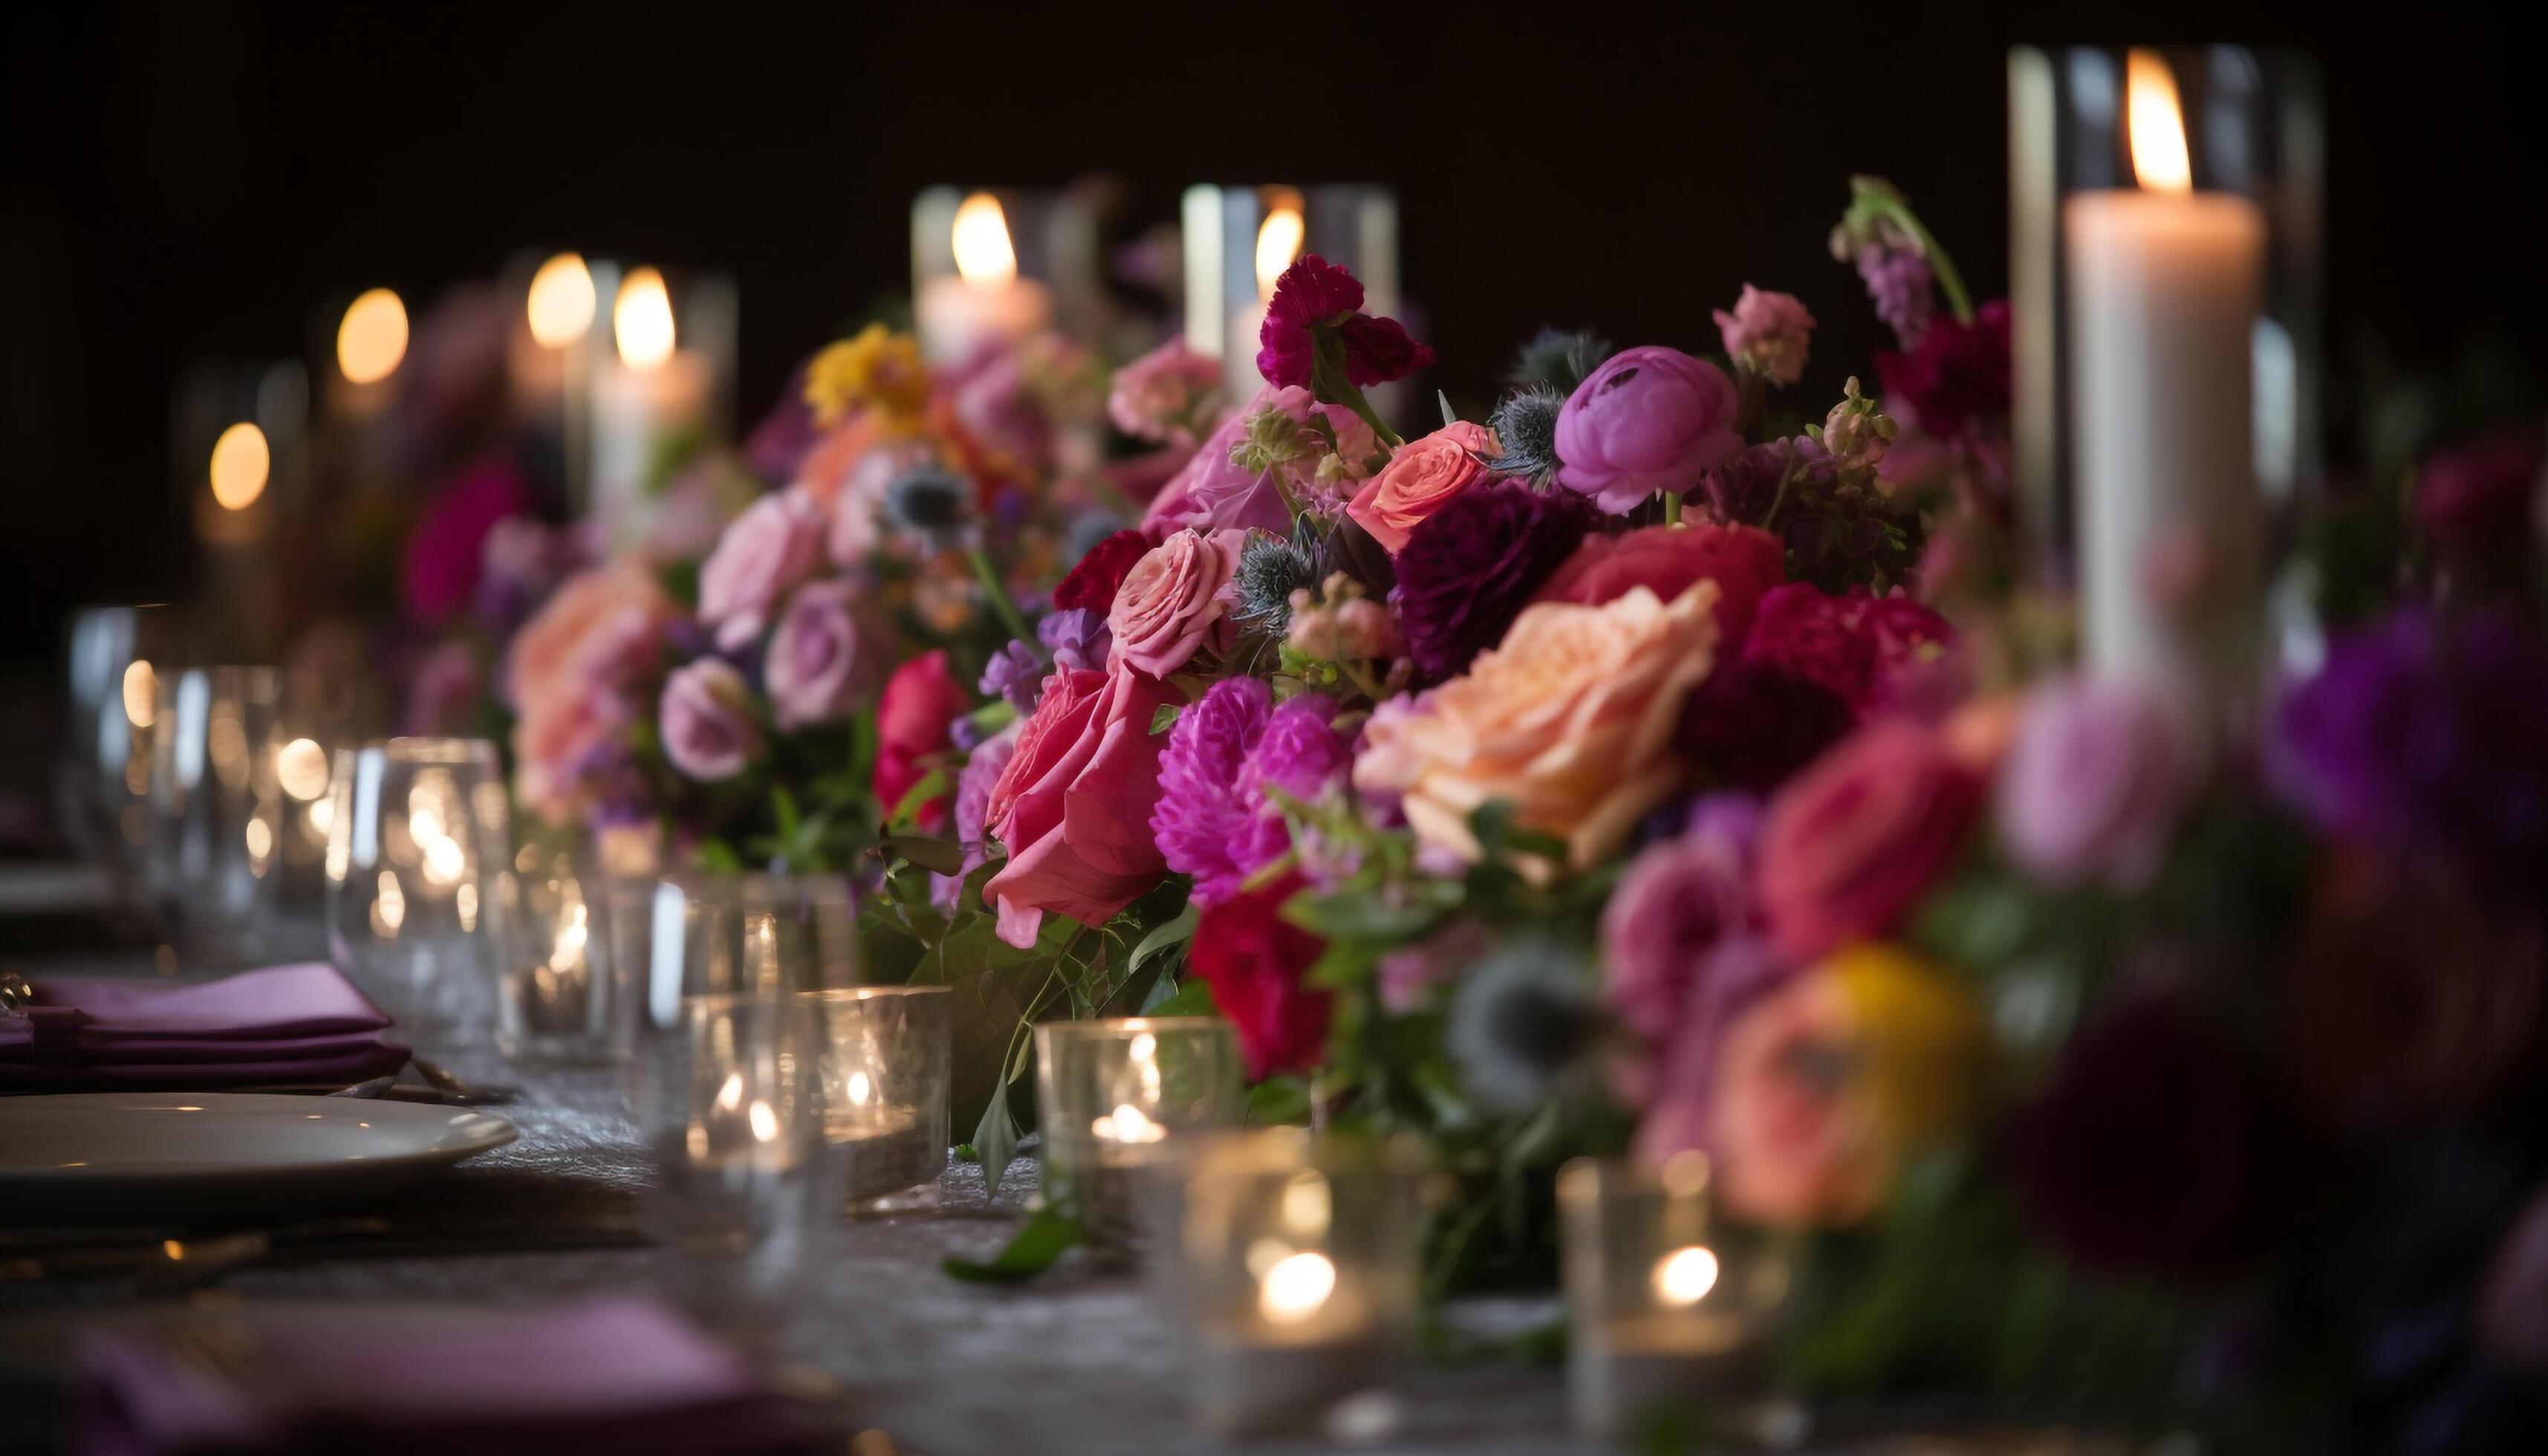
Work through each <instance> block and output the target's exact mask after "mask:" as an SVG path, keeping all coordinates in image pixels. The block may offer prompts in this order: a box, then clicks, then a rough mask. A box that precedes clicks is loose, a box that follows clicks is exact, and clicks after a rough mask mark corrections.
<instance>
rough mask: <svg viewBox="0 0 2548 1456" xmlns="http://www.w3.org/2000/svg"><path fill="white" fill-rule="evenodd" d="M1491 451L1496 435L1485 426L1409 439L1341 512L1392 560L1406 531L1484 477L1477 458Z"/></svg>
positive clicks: (1456, 424)
mask: <svg viewBox="0 0 2548 1456" xmlns="http://www.w3.org/2000/svg"><path fill="white" fill-rule="evenodd" d="M1495 449H1496V437H1495V436H1494V435H1493V434H1492V433H1490V432H1489V431H1488V429H1487V427H1486V426H1485V425H1482V424H1471V423H1470V422H1468V421H1467V420H1465V419H1455V420H1453V421H1452V422H1451V423H1449V424H1446V425H1444V426H1442V427H1441V428H1440V429H1437V430H1435V431H1433V433H1431V434H1429V435H1426V436H1425V437H1424V438H1422V439H1420V440H1410V441H1408V442H1407V445H1406V447H1405V448H1403V449H1401V450H1400V451H1399V452H1398V453H1397V454H1396V455H1393V456H1391V457H1390V460H1389V464H1388V465H1387V466H1386V467H1384V468H1383V469H1382V471H1381V472H1380V474H1378V475H1376V476H1373V477H1372V478H1371V479H1370V480H1368V481H1365V482H1364V483H1363V488H1362V489H1361V490H1360V491H1358V492H1356V493H1355V494H1354V498H1353V500H1351V501H1350V502H1349V503H1347V504H1346V506H1345V514H1347V515H1350V516H1352V517H1353V518H1354V519H1355V520H1356V521H1357V522H1359V523H1360V524H1361V526H1362V528H1363V529H1364V530H1366V531H1369V532H1371V538H1372V539H1373V540H1375V541H1378V542H1379V543H1380V544H1381V547H1382V549H1384V550H1386V551H1387V552H1388V553H1389V554H1390V555H1392V556H1396V555H1397V554H1398V553H1399V552H1400V551H1401V550H1404V549H1405V548H1406V545H1407V535H1408V532H1410V531H1412V530H1414V529H1415V528H1416V527H1417V526H1418V525H1421V524H1423V522H1424V519H1425V517H1427V516H1429V515H1431V514H1432V513H1433V512H1434V511H1437V510H1439V509H1441V508H1442V504H1443V502H1444V501H1446V500H1450V499H1451V498H1452V497H1454V496H1457V495H1459V494H1460V493H1461V492H1462V491H1465V490H1467V489H1469V487H1471V486H1473V485H1476V484H1477V483H1478V482H1479V481H1481V480H1484V479H1486V475H1487V467H1486V463H1485V462H1484V461H1483V460H1482V459H1481V458H1480V457H1481V456H1485V455H1492V454H1494V453H1495Z"/></svg>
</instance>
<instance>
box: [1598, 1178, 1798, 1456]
mask: <svg viewBox="0 0 2548 1456" xmlns="http://www.w3.org/2000/svg"><path fill="white" fill-rule="evenodd" d="M1709 1181H1710V1178H1709V1166H1708V1161H1707V1155H1706V1154H1704V1153H1700V1152H1683V1153H1680V1154H1677V1155H1675V1156H1674V1157H1673V1158H1671V1159H1670V1160H1668V1161H1667V1162H1665V1163H1664V1165H1663V1166H1662V1167H1661V1168H1659V1169H1652V1170H1649V1169H1645V1168H1642V1167H1639V1166H1636V1165H1633V1164H1630V1163H1626V1162H1620V1161H1607V1160H1595V1159H1592V1158H1578V1159H1576V1160H1575V1161H1573V1162H1571V1163H1568V1164H1567V1165H1566V1166H1565V1168H1563V1169H1562V1170H1560V1172H1559V1174H1558V1180H1557V1202H1558V1210H1559V1216H1560V1219H1561V1221H1562V1236H1563V1238H1564V1245H1565V1264H1566V1304H1567V1313H1568V1317H1569V1319H1568V1324H1569V1327H1570V1330H1571V1333H1572V1337H1571V1340H1570V1344H1569V1349H1568V1356H1567V1373H1568V1381H1569V1385H1570V1389H1571V1394H1572V1398H1573V1404H1574V1408H1575V1423H1576V1426H1577V1428H1578V1429H1579V1430H1582V1431H1583V1432H1584V1433H1585V1434H1587V1435H1592V1436H1616V1435H1621V1434H1626V1433H1629V1432H1632V1431H1634V1430H1636V1429H1637V1428H1638V1427H1639V1423H1640V1422H1643V1421H1647V1420H1652V1419H1669V1418H1673V1417H1675V1416H1677V1415H1687V1414H1689V1413H1691V1412H1687V1411H1676V1410H1673V1409H1672V1407H1673V1406H1674V1404H1675V1403H1676V1402H1681V1401H1690V1400H1708V1401H1717V1400H1722V1399H1724V1398H1726V1397H1729V1396H1740V1395H1744V1394H1747V1393H1750V1392H1751V1391H1752V1390H1753V1389H1754V1388H1755V1387H1756V1386H1757V1385H1758V1383H1759V1382H1760V1380H1761V1379H1762V1377H1763V1356H1764V1354H1765V1352H1766V1350H1767V1348H1768V1344H1769V1339H1770V1336H1771V1334H1772V1333H1773V1332H1774V1326H1775V1320H1776V1319H1777V1316H1778V1312H1779V1310H1780V1308H1781V1306H1782V1304H1783V1303H1784V1301H1785V1298H1786V1292H1787V1277H1788V1276H1787V1265H1786V1262H1785V1261H1784V1260H1783V1259H1782V1258H1780V1257H1778V1256H1777V1255H1776V1254H1775V1253H1774V1252H1773V1251H1771V1250H1769V1249H1767V1248H1766V1247H1764V1246H1763V1245H1762V1244H1761V1243H1760V1242H1759V1241H1758V1240H1757V1236H1746V1235H1745V1234H1743V1233H1741V1232H1740V1231H1739V1230H1735V1229H1725V1228H1722V1227H1720V1226H1718V1225H1717V1223H1716V1221H1715V1219H1714V1217H1713V1213H1712V1207H1711V1199H1710V1196H1709V1193H1710V1190H1709Z"/></svg>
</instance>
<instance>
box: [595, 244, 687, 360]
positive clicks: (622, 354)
mask: <svg viewBox="0 0 2548 1456" xmlns="http://www.w3.org/2000/svg"><path fill="white" fill-rule="evenodd" d="M610 327H611V331H612V332H613V333H615V334H616V335H617V336H618V340H619V359H620V362H621V363H623V364H626V365H627V366H628V367H629V368H631V369H661V368H662V367H664V361H665V360H667V359H670V358H672V357H673V342H674V340H673V295H672V294H671V293H670V292H669V291H668V290H666V289H665V287H664V275H663V274H661V273H658V272H656V271H655V270H654V269H652V268H638V269H635V270H634V271H632V272H630V273H629V275H628V278H627V281H626V282H623V283H621V284H620V285H619V297H618V299H617V300H616V301H615V302H614V303H612V305H611V307H610Z"/></svg>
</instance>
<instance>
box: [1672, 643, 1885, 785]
mask: <svg viewBox="0 0 2548 1456" xmlns="http://www.w3.org/2000/svg"><path fill="white" fill-rule="evenodd" d="M1857 725H1858V714H1856V713H1854V712H1852V711H1850V707H1849V704H1848V703H1845V702H1843V701H1841V700H1840V699H1839V698H1838V697H1835V696H1833V695H1832V694H1831V693H1830V692H1829V691H1827V690H1826V689H1824V688H1821V687H1817V686H1815V685H1814V684H1813V683H1809V682H1807V681H1805V680H1804V679H1802V678H1798V677H1794V676H1791V675H1790V674H1787V673H1784V672H1780V671H1779V670H1777V669H1775V668H1768V667H1757V666H1754V665H1752V664H1748V663H1742V662H1720V663H1718V664H1717V665H1716V670H1715V671H1714V672H1711V673H1709V674H1708V675H1707V677H1706V678H1705V679H1704V680H1702V681H1701V682H1700V683H1699V684H1698V686H1697V687H1695V688H1693V689H1691V691H1690V694H1689V698H1688V701H1687V702H1686V703H1684V704H1683V707H1682V711H1681V738H1680V742H1681V746H1682V749H1683V752H1685V753H1687V754H1689V755H1690V756H1691V757H1693V758H1695V759H1697V760H1698V761H1699V762H1700V763H1702V764H1705V765H1706V766H1707V767H1708V768H1710V769H1711V770H1714V771H1715V773H1716V774H1717V776H1718V777H1719V778H1720V779H1722V780H1723V781H1725V782H1727V783H1732V784H1736V785H1739V786H1740V787H1743V788H1748V789H1750V790H1752V791H1753V792H1754V793H1763V794H1766V793H1768V792H1770V791H1771V790H1772V789H1774V788H1776V787H1777V786H1778V785H1779V784H1781V783H1784V782H1785V781H1787V779H1788V778H1789V777H1790V776H1791V775H1793V774H1795V772H1796V771H1797V770H1799V769H1802V768H1803V767H1805V765H1807V764H1810V763H1812V762H1813V761H1814V760H1815V759H1817V758H1819V757H1821V755H1822V751H1823V750H1824V749H1827V748H1829V747H1831V746H1832V745H1833V744H1835V743H1838V742H1840V740H1841V739H1842V738H1843V737H1844V736H1846V735H1847V734H1848V732H1849V730H1850V729H1852V728H1854V727H1856V726H1857Z"/></svg>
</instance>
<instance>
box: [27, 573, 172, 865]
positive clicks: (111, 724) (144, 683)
mask: <svg viewBox="0 0 2548 1456" xmlns="http://www.w3.org/2000/svg"><path fill="white" fill-rule="evenodd" d="M183 635H184V633H183V624H182V622H181V620H180V618H179V616H178V614H177V611H176V609H175V608H173V607H167V606H85V607H81V608H80V609H79V610H77V611H76V612H73V613H72V614H71V620H70V626H69V629H68V631H67V632H66V633H65V634H64V637H65V641H64V647H65V649H66V651H65V652H64V657H65V659H66V662H67V666H68V668H69V682H68V684H67V685H68V687H69V689H70V721H69V723H68V725H67V727H68V730H69V731H68V733H67V735H66V736H65V738H64V740H63V759H62V765H61V770H60V772H59V773H58V774H56V775H55V777H54V780H53V782H54V793H55V797H56V807H57V808H58V810H59V811H60V816H61V825H62V832H63V834H64V836H65V837H67V838H68V839H69V840H70V843H71V848H72V850H73V851H74V852H75V853H77V854H78V855H80V856H81V857H82V858H84V859H87V860H90V861H92V862H94V863H97V864H101V865H114V866H121V867H123V868H126V869H134V868H137V867H139V865H141V862H142V859H143V852H144V850H145V849H146V848H147V845H148V841H149V833H148V821H147V815H146V808H145V804H146V801H147V799H148V797H149V791H150V738H151V728H152V725H153V724H155V723H156V722H157V721H158V703H159V689H158V677H159V675H160V674H161V673H165V672H170V671H173V668H174V664H175V663H176V662H177V660H178V659H179V658H181V657H182V656H184V644H183V641H182V638H183Z"/></svg>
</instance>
